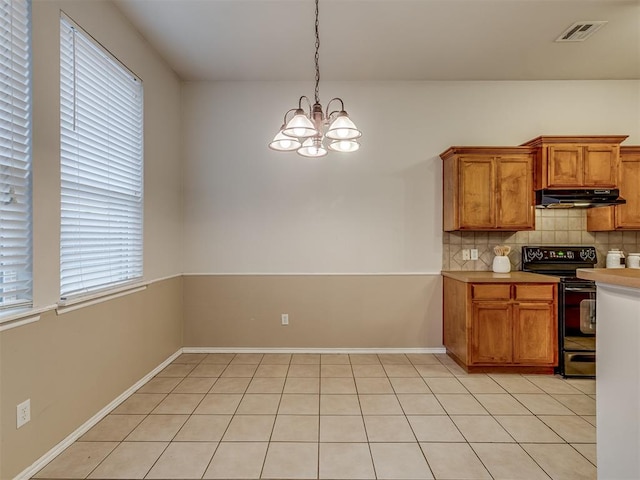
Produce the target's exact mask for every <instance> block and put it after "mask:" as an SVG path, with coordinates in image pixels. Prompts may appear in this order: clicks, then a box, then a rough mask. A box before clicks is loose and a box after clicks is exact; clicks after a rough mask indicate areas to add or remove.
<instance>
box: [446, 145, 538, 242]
mask: <svg viewBox="0 0 640 480" xmlns="http://www.w3.org/2000/svg"><path fill="white" fill-rule="evenodd" d="M440 157H441V158H442V160H443V229H444V230H445V231H448V232H450V231H455V230H485V231H493V230H506V231H515V230H533V229H534V228H535V215H534V196H533V160H534V155H533V149H532V148H529V147H451V148H449V149H448V150H447V151H445V152H444V153H442V154H441V155H440Z"/></svg>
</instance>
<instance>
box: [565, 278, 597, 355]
mask: <svg viewBox="0 0 640 480" xmlns="http://www.w3.org/2000/svg"><path fill="white" fill-rule="evenodd" d="M563 300H564V301H563V305H562V306H563V308H564V348H565V350H595V334H596V292H595V289H593V288H592V289H584V288H583V289H579V288H576V289H571V288H567V289H566V290H565V292H564V299H563Z"/></svg>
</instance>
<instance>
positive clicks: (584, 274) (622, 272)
mask: <svg viewBox="0 0 640 480" xmlns="http://www.w3.org/2000/svg"><path fill="white" fill-rule="evenodd" d="M577 275H578V278H582V279H584V280H594V281H596V282H601V283H609V284H611V285H620V286H621V287H632V288H638V289H640V269H639V268H579V269H578V271H577Z"/></svg>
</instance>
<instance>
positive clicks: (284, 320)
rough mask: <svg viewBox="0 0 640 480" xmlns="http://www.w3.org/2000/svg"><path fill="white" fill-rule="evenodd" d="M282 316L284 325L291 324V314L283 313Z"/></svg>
mask: <svg viewBox="0 0 640 480" xmlns="http://www.w3.org/2000/svg"><path fill="white" fill-rule="evenodd" d="M281 317H282V325H289V314H288V313H283V314H282V315H281Z"/></svg>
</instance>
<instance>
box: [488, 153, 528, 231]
mask: <svg viewBox="0 0 640 480" xmlns="http://www.w3.org/2000/svg"><path fill="white" fill-rule="evenodd" d="M496 189H497V192H496V227H497V228H503V229H511V230H516V229H517V230H526V229H533V228H534V210H533V209H534V205H533V204H534V202H533V158H532V157H531V156H524V157H500V158H499V159H498V160H497V161H496Z"/></svg>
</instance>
